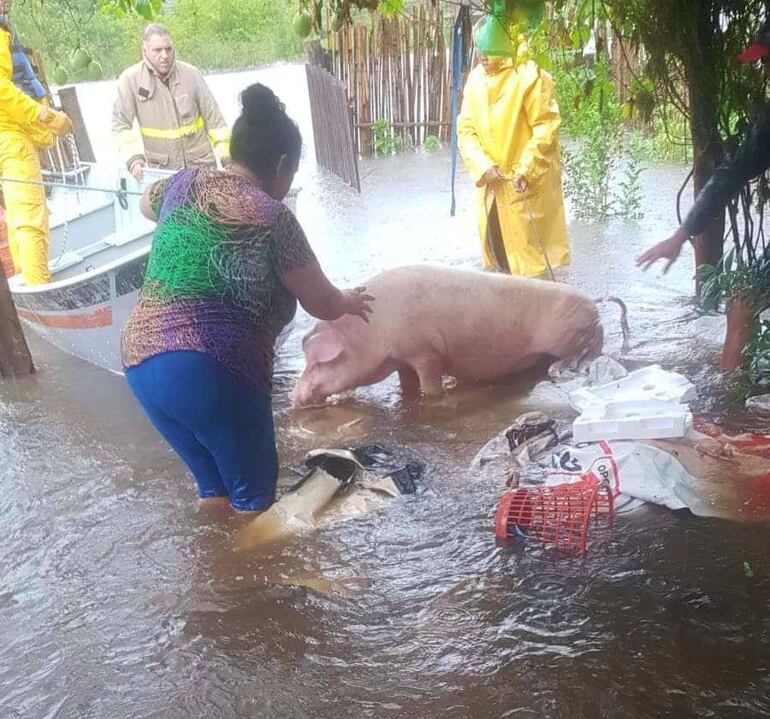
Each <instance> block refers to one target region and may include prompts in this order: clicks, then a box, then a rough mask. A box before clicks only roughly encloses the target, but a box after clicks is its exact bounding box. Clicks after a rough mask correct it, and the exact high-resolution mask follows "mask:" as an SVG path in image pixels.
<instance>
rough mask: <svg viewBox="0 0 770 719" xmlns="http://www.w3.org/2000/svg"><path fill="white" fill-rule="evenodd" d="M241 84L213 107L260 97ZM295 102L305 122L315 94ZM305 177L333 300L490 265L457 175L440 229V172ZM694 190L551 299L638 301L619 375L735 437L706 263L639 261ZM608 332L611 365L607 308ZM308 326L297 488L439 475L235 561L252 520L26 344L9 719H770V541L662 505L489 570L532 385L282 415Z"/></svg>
mask: <svg viewBox="0 0 770 719" xmlns="http://www.w3.org/2000/svg"><path fill="white" fill-rule="evenodd" d="M271 72H273V74H272V75H271ZM262 76H263V77H267V78H268V79H269V78H274V79H275V80H276V82H277V85H276V87H275V89H276V90H277V91H278V92H279V93H281V94H283V95H286V93H285V92H283V93H282V92H281V91H282V87H283V86H284V85H285V81H286V78H290V79H292V81H293V82H294V86H295V87H301V83H302V71H301V69H298V68H280V69H278V70H276V71H265V72H263V74H262ZM232 77H233V78H235V79H230V80H228V82H229V84H228V82H224V81H223V82H218V83H217V84H216V85H215V87H214V89H215V92H217V93H220V94H221V93H224V92H228V91H230V90H232V89H233V87H234V86H235V85H236V84H237V83H238V82H245V79H244V78H245V77H246V76H244V75H238V76H232ZM287 99H288V100H289V101H290V105H294V106H295V107H297V108H299V109H298V110H297V112H296V113H295V114H298V115H299V116H300V117H303V116H304V117H306V110H303V109H302V108H306V105H304V104H303V102H306V101H305V100H303V99H302V95H301V93H300V95H299V96H298V97H294V96H290V97H288V98H287ZM226 112H227V113H229V114H230V116H232V107H230V108H228V109H226ZM303 113H304V115H303ZM89 115H90V113H89ZM304 134H305V136H306V137H308V136H309V134H310V133H309V132H308V130H307V129H306V125H305V127H304ZM96 144H97V145H98V142H97V143H96ZM310 157H312V152H310V153H308V161H307V162H306V164H305V166H304V167H303V172H302V180H301V182H302V185H303V192H302V194H301V196H300V202H299V215H300V219H301V221H302V222H303V224H304V226H305V227H306V229H307V231H308V234H309V236H310V238H311V242H312V243H313V246H314V247H315V249H316V251H317V253H318V255H319V258H320V260H321V262H322V264H323V265H324V267H325V268H326V269H327V270H328V272H329V274H330V276H331V277H332V279H333V280H334V281H335V282H338V283H341V284H346V285H353V284H358V283H360V282H361V281H362V280H364V279H365V278H366V277H368V276H371V275H373V274H376V273H377V272H379V271H380V270H382V269H385V268H387V267H393V266H396V265H399V264H405V263H409V262H433V263H443V264H450V265H457V266H463V267H478V266H479V260H478V255H479V253H478V246H477V241H476V238H475V234H474V227H473V225H474V221H473V200H472V196H471V190H470V187H469V185H470V183H469V181H468V180H467V178H464V177H462V178H461V180H460V185H461V188H462V189H461V197H460V200H461V202H460V207H461V211H460V213H459V215H458V217H456V218H450V217H449V216H448V207H449V192H448V190H449V185H448V177H449V167H450V164H449V156H448V154H447V153H446V152H445V151H441V152H439V153H437V154H435V155H419V156H408V157H400V158H394V159H392V160H383V161H378V162H372V163H365V165H364V167H363V168H362V176H363V177H364V178H365V180H364V183H363V184H364V193H363V194H362V195H361V196H358V195H356V194H354V193H352V192H351V191H349V190H347V189H346V188H344V187H342V186H341V185H339V184H338V183H337V182H335V181H334V180H333V179H329V178H327V177H325V176H324V175H323V174H322V173H320V172H318V171H317V170H316V169H315V168H314V167H313V166H312V163H311V162H310V160H309V158H310ZM681 175H682V171H681V170H679V169H677V168H674V169H670V168H662V169H658V170H655V171H648V173H647V180H648V183H647V184H648V186H649V187H651V188H654V190H652V189H651V191H650V193H649V196H648V197H647V200H646V202H647V205H646V207H645V210H646V220H645V221H644V223H638V224H637V223H626V222H620V221H613V222H609V223H606V224H604V225H602V226H600V227H593V226H587V225H578V224H575V223H573V224H572V225H571V228H570V231H571V236H572V241H573V247H574V258H575V260H574V264H573V266H572V267H570V268H569V269H568V270H565V271H564V272H563V273H562V277H561V278H562V279H564V280H566V281H569V282H572V283H574V284H576V285H578V286H579V287H582V288H584V289H585V290H586V291H588V292H589V293H591V294H593V295H596V296H600V295H606V294H614V295H618V296H620V297H622V298H623V299H624V300H625V301H626V302H627V303H628V306H629V310H630V323H631V332H632V348H631V351H630V353H629V355H628V357H627V358H626V361H627V363H628V364H629V366H631V367H633V366H639V365H643V364H647V363H650V362H653V361H655V362H659V363H661V364H662V365H663V366H664V367H667V368H673V369H678V370H681V371H684V372H685V373H686V374H687V375H688V376H689V377H690V378H691V379H693V381H694V382H695V383H696V384H697V385H698V387H699V389H700V391H701V395H702V397H701V399H700V400H699V401H698V404H697V407H696V409H697V410H698V411H701V412H705V413H707V414H709V415H711V416H714V417H717V418H720V417H721V418H723V419H725V421H726V422H727V424H728V426H730V425H732V426H742V425H745V423H746V418H745V417H744V415H743V414H742V413H741V412H739V411H736V410H734V409H731V408H730V405H729V401H728V400H729V398H728V397H727V394H726V392H725V390H724V389H723V385H722V380H721V377H720V376H719V374H718V373H717V372H716V371H715V369H714V366H715V360H716V357H717V351H718V348H717V347H716V346H715V345H713V344H710V343H707V342H704V341H702V340H699V339H698V338H697V337H696V336H694V335H693V330H692V327H693V325H692V323H691V320H692V319H693V318H694V317H695V310H694V308H693V306H692V304H691V302H690V299H689V297H690V295H689V288H690V275H691V267H690V263H689V262H688V261H687V260H686V259H685V260H683V261H681V262H680V263H679V264H678V265H677V266H676V267H675V268H674V271H672V273H671V274H670V275H669V276H667V277H665V278H661V277H658V276H657V275H655V274H647V275H642V274H640V273H639V272H638V271H637V270H636V269H635V268H634V266H633V258H634V256H635V255H636V254H637V253H638V252H639V251H640V249H641V248H643V247H645V246H647V245H649V244H651V243H652V242H654V241H657V240H658V239H660V238H661V237H664V236H665V235H666V232H667V231H668V230H669V229H670V212H671V210H670V199H668V198H671V197H672V196H673V192H674V189H675V188H676V186H677V183H678V181H679V179H680V177H681ZM660 198H664V199H663V201H661V199H660ZM601 312H602V317H603V319H604V322H605V326H606V327H607V330H608V347H609V351H610V352H611V353H615V354H616V353H617V352H618V351H619V347H620V341H621V338H620V327H619V322H618V317H617V310H616V309H615V308H613V307H611V306H602V308H601ZM310 326H311V322H310V320H309V318H307V316H300V317H299V318H298V322H297V328H296V330H295V332H294V334H293V335H292V337H291V338H290V340H289V342H288V343H287V344H286V345H285V346H284V348H283V350H282V353H281V355H280V357H279V361H278V366H277V375H276V396H275V403H274V404H275V410H276V421H277V428H278V441H279V450H280V454H281V458H282V461H283V464H284V467H285V468H286V473H285V476H284V477H283V479H282V482H283V483H284V485H285V484H286V483H289V482H291V481H293V478H294V475H293V474H292V472H291V471H290V468H291V467H292V466H294V465H296V464H298V463H299V462H300V461H301V459H302V456H303V455H304V453H305V452H306V451H307V450H309V449H311V448H315V447H320V446H342V445H346V444H359V443H362V442H370V441H376V442H379V443H381V444H385V445H388V446H391V447H407V448H408V451H409V453H410V454H411V455H414V456H415V457H417V458H419V459H420V460H422V461H423V462H425V464H426V466H427V474H426V477H425V480H424V488H423V491H422V492H420V493H418V494H417V495H415V496H411V497H405V498H400V499H397V500H394V501H393V502H392V503H391V504H390V505H389V506H388V507H387V508H385V509H383V510H381V511H378V512H376V513H373V514H370V515H368V516H365V517H362V518H360V519H356V520H353V521H350V522H347V523H345V524H343V525H341V526H340V527H339V528H337V529H335V530H324V531H322V532H319V533H318V534H317V535H315V536H313V537H312V538H304V539H297V540H294V541H291V542H289V543H288V544H286V545H284V546H282V547H279V548H274V549H272V550H271V551H270V552H268V553H267V554H266V555H261V556H253V557H239V556H236V555H234V554H233V553H232V552H231V551H230V546H229V540H230V537H231V536H232V533H233V531H234V530H235V529H236V528H237V526H239V523H242V521H243V520H242V519H239V518H233V517H231V516H229V515H224V516H222V515H219V514H217V513H216V512H208V511H204V510H201V509H200V508H199V507H198V505H197V502H196V501H195V498H194V494H193V483H192V481H191V480H189V479H188V478H186V477H185V473H184V470H183V468H182V467H181V466H180V464H179V462H178V460H177V459H176V458H175V457H174V456H173V455H172V454H171V452H170V451H169V450H168V449H167V447H166V446H165V445H164V444H163V443H162V442H161V441H160V440H159V439H158V438H157V436H156V435H155V434H154V433H153V431H152V430H151V429H150V428H149V426H148V425H147V423H146V421H145V420H144V418H143V416H142V415H141V412H140V410H139V408H138V407H137V405H136V403H135V402H134V400H133V398H132V397H131V396H130V394H129V392H128V391H127V389H126V387H125V385H124V383H123V381H122V380H121V379H120V378H118V377H114V376H112V375H109V374H107V373H105V372H102V371H99V370H96V369H94V368H92V367H90V366H88V365H86V364H84V363H82V362H80V361H77V360H74V359H72V358H68V357H66V356H64V355H62V354H60V353H58V352H56V351H53V350H51V349H49V348H47V347H45V346H43V345H41V344H40V343H39V342H34V341H33V343H32V349H33V351H34V354H35V356H36V358H37V362H38V366H39V369H40V371H39V374H38V375H36V376H35V377H32V378H29V379H24V380H21V381H18V382H16V383H10V384H5V385H0V452H1V453H2V457H3V462H2V464H1V465H0V486H1V487H2V492H0V532H1V533H2V537H3V539H4V551H3V554H2V565H0V622H2V626H3V628H4V631H3V637H4V641H3V642H2V643H1V644H0V716H2V717H35V718H38V717H50V718H51V719H53V718H54V717H56V718H57V719H63V718H69V717H72V718H76V717H77V718H80V717H143V718H144V717H159V718H160V717H163V718H166V717H202V716H211V717H244V718H245V717H271V718H273V717H292V718H295V717H356V718H358V717H439V716H440V717H514V716H515V717H603V716H606V717H651V716H656V717H657V716H682V717H690V716H711V717H748V716H764V715H766V714H767V712H768V711H770V682H769V680H768V675H769V674H768V665H769V664H770V651H769V650H768V648H767V647H768V639H770V619H769V618H768V607H767V601H768V596H770V580H768V564H767V556H768V549H769V548H770V531H769V530H768V529H767V528H766V527H751V528H749V529H747V528H746V527H743V526H741V525H737V524H733V523H730V522H723V521H713V520H696V519H692V518H688V517H679V516H675V515H674V514H672V513H671V512H668V511H665V510H659V509H657V508H654V507H651V508H645V509H643V510H642V511H640V512H638V513H636V514H634V515H633V516H627V517H624V518H622V519H620V520H619V521H618V522H617V524H616V527H615V529H614V530H613V531H612V532H611V533H607V534H601V533H600V534H598V535H597V536H596V539H595V541H594V543H593V551H592V552H591V553H590V554H589V555H588V556H587V557H586V558H585V559H580V560H572V561H569V560H563V559H555V558H554V557H553V556H551V555H549V554H548V553H544V552H540V551H533V550H527V551H513V552H510V551H503V550H501V549H498V548H497V547H496V546H495V544H494V543H493V541H492V536H493V532H492V513H493V509H494V506H495V503H496V500H497V498H498V497H499V495H500V493H501V491H502V489H503V482H502V479H501V480H500V481H499V482H494V481H492V480H489V479H487V480H481V479H480V478H479V477H478V476H475V475H474V474H473V473H472V472H471V471H470V470H469V469H468V466H469V464H470V460H471V458H472V457H473V456H474V454H475V453H476V452H477V451H478V449H479V448H480V447H481V446H482V445H483V444H484V442H486V440H487V439H489V437H490V436H491V435H492V434H494V433H496V432H498V431H499V430H500V429H501V428H503V427H505V426H507V424H508V423H509V422H510V420H511V418H512V417H513V416H515V415H516V414H517V413H519V412H521V411H523V410H526V409H531V408H532V400H528V398H527V396H526V394H527V391H528V388H529V387H530V386H531V385H532V384H534V383H535V382H536V381H537V379H538V377H537V376H536V374H534V373H533V375H532V376H530V377H527V378H523V379H520V380H518V381H516V382H510V383H508V384H502V385H498V386H495V387H475V388H458V389H456V390H454V391H453V392H451V393H450V394H448V395H446V396H445V397H442V398H440V399H438V400H435V401H431V402H423V403H419V402H418V403H411V404H409V403H403V402H402V401H401V399H400V396H399V392H398V387H397V383H396V382H395V380H393V379H391V380H388V381H386V382H384V383H382V384H381V385H378V386H376V387H370V388H366V389H362V390H360V391H358V392H357V393H355V394H354V395H353V396H351V397H348V398H345V399H343V400H341V401H340V402H339V403H338V404H336V405H333V406H329V407H327V408H324V409H322V410H316V411H307V410H306V411H301V412H294V411H292V410H291V409H290V407H289V403H288V399H287V393H288V390H289V389H290V388H291V386H292V384H293V382H294V380H295V379H296V377H297V375H298V373H299V371H300V370H301V368H302V355H301V350H300V338H301V336H302V334H303V333H304V332H305V331H307V329H309V328H310ZM752 426H754V428H756V429H762V425H761V424H760V423H759V422H758V421H757V420H752ZM726 480H729V478H726Z"/></svg>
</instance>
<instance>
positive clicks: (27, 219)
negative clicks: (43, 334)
mask: <svg viewBox="0 0 770 719" xmlns="http://www.w3.org/2000/svg"><path fill="white" fill-rule="evenodd" d="M0 176H2V177H8V178H12V179H19V180H31V181H33V182H42V181H43V177H42V175H41V173H40V163H39V161H38V159H37V151H36V150H35V146H34V145H33V144H32V141H31V140H29V139H28V138H27V137H25V136H24V135H22V134H21V133H18V132H8V131H6V132H2V131H0ZM0 184H2V189H3V198H4V201H5V214H6V217H5V221H6V223H7V225H8V249H9V250H10V251H11V258H12V259H13V264H14V266H15V268H16V271H17V272H21V275H22V278H23V279H24V283H25V284H27V285H42V284H45V283H46V282H50V280H51V274H50V272H49V271H48V233H49V231H48V208H47V206H46V201H45V190H44V189H43V188H42V187H41V186H38V185H23V184H20V183H17V182H2V183H0Z"/></svg>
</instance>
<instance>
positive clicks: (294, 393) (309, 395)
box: [289, 372, 326, 409]
mask: <svg viewBox="0 0 770 719" xmlns="http://www.w3.org/2000/svg"><path fill="white" fill-rule="evenodd" d="M317 389H318V388H317V387H316V386H315V385H314V383H313V382H312V381H311V380H310V378H309V377H308V376H307V372H303V373H302V375H301V376H300V378H299V379H298V380H297V384H295V385H294V388H293V389H292V390H291V392H290V393H289V397H290V398H291V405H292V407H293V408H294V409H303V408H307V407H321V406H323V405H324V404H326V403H325V401H324V400H325V397H323V396H321V394H320V393H319V392H318V391H317Z"/></svg>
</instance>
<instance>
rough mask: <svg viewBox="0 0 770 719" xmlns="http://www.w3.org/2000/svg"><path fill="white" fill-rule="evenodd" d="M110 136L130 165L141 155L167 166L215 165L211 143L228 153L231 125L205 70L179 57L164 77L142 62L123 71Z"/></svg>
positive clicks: (150, 162) (153, 164)
mask: <svg viewBox="0 0 770 719" xmlns="http://www.w3.org/2000/svg"><path fill="white" fill-rule="evenodd" d="M134 119H136V120H137V122H138V124H139V134H137V133H136V132H135V131H134V129H133V124H134ZM112 136H113V139H114V142H115V145H116V150H117V152H118V154H119V157H120V159H121V160H122V161H123V162H124V163H125V164H126V167H128V168H130V167H131V165H132V164H133V162H134V161H135V160H137V159H144V160H145V161H146V162H147V164H148V165H149V166H150V167H161V168H164V169H168V170H181V169H183V168H185V167H194V166H198V165H215V164H216V160H215V157H214V151H213V150H212V147H213V148H214V149H215V150H216V152H217V154H218V155H219V157H220V158H227V157H229V156H230V128H229V127H228V126H227V124H226V123H225V120H224V118H223V117H222V113H221V112H220V110H219V106H218V105H217V103H216V100H215V99H214V96H213V95H212V94H211V91H210V90H209V88H208V85H206V81H205V80H204V79H203V75H202V74H201V73H200V71H199V70H198V69H197V68H196V67H193V66H192V65H188V64H187V63H186V62H179V61H178V60H177V61H176V62H175V63H174V66H173V67H172V68H171V72H169V74H168V77H167V78H166V79H165V80H163V79H161V78H160V77H159V76H158V75H157V73H156V72H155V71H154V70H153V69H152V68H151V67H150V66H149V65H148V64H147V63H146V62H144V61H142V62H140V63H138V64H136V65H134V66H133V67H130V68H128V70H126V71H125V72H123V74H122V75H121V76H120V78H119V79H118V96H117V99H116V100H115V104H114V106H113V111H112Z"/></svg>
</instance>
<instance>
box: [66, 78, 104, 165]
mask: <svg viewBox="0 0 770 719" xmlns="http://www.w3.org/2000/svg"><path fill="white" fill-rule="evenodd" d="M59 102H60V103H61V107H62V110H64V112H66V113H67V115H68V116H69V119H70V120H72V128H73V129H72V133H73V134H74V136H75V144H76V145H77V148H78V155H80V159H81V160H82V161H83V162H96V155H94V151H93V148H92V147H91V140H90V139H89V137H88V131H87V130H86V123H85V121H84V120H83V113H82V111H81V109H80V103H79V102H78V95H77V90H76V89H75V87H74V86H73V85H70V86H68V87H60V88H59Z"/></svg>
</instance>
